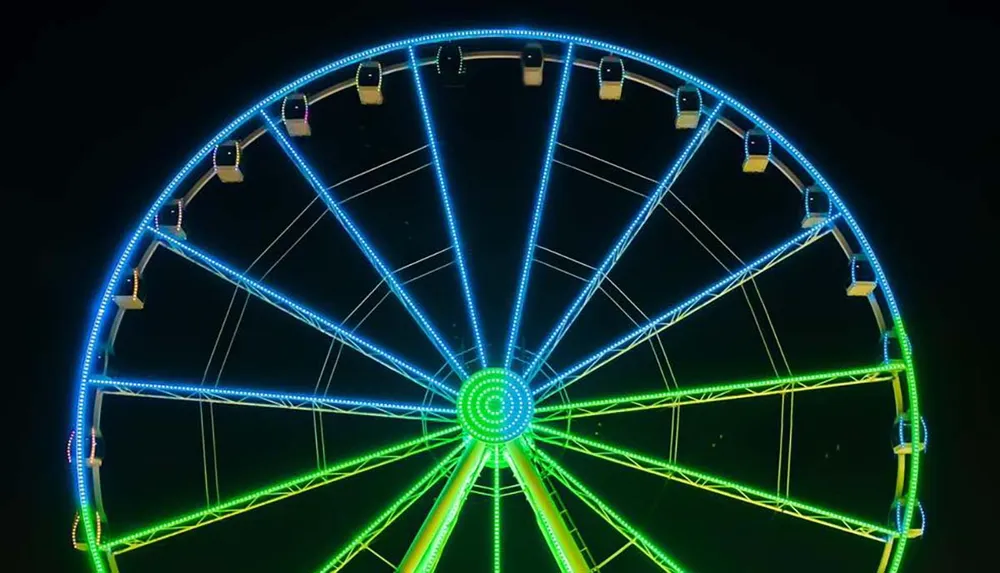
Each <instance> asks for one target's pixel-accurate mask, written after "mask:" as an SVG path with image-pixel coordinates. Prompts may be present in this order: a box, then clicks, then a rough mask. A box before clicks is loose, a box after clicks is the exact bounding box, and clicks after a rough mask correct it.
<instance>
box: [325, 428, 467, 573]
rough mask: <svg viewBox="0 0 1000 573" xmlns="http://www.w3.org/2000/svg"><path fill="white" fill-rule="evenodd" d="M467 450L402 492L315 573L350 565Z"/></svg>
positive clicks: (452, 454) (446, 459) (450, 456)
mask: <svg viewBox="0 0 1000 573" xmlns="http://www.w3.org/2000/svg"><path fill="white" fill-rule="evenodd" d="M466 447H467V445H466V444H464V443H463V444H460V445H459V446H457V447H456V448H455V449H453V450H452V451H451V452H449V453H448V455H447V456H445V457H444V459H442V460H441V461H440V462H438V463H437V464H436V465H435V466H434V467H432V468H431V469H430V471H428V472H427V473H425V474H424V475H423V476H421V477H420V479H418V480H417V481H416V482H415V483H414V484H413V485H412V486H410V489H408V490H406V491H405V492H403V494H402V495H401V496H399V497H397V498H396V500H395V501H393V502H392V503H390V504H389V506H388V507H386V508H385V510H383V511H382V513H380V514H378V515H377V516H375V519H373V520H371V521H370V522H368V524H367V525H366V526H365V527H364V528H363V529H362V530H361V532H360V533H358V534H357V535H355V536H354V538H353V539H351V540H350V541H349V542H347V544H346V545H344V546H343V547H341V548H340V550H339V551H337V553H336V555H334V556H333V557H332V558H331V559H330V560H329V561H327V562H326V563H325V564H324V565H323V566H322V567H320V568H319V569H317V570H316V573H331V572H333V571H339V570H340V569H342V568H343V567H344V566H345V565H347V564H348V563H349V562H350V561H351V559H353V558H354V557H355V556H356V555H357V554H358V553H360V552H361V551H363V550H364V549H366V548H367V547H368V546H369V545H370V544H371V543H372V541H373V540H374V539H375V538H376V537H378V536H379V534H381V533H382V532H383V531H385V529H386V528H387V527H389V526H390V525H391V524H392V522H394V521H395V520H396V519H398V518H399V516H400V515H402V514H403V513H404V512H406V510H407V509H409V508H410V506H411V505H413V504H414V503H416V501H417V500H418V499H420V498H421V497H423V496H424V494H426V493H427V492H428V491H430V489H431V488H432V487H434V484H435V483H437V481H438V480H439V479H441V478H443V477H444V476H446V475H447V474H448V472H449V471H450V470H451V467H452V466H454V465H455V463H456V459H455V458H456V457H457V456H458V454H459V452H461V451H462V450H463V449H465V448H466Z"/></svg>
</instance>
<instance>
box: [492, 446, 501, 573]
mask: <svg viewBox="0 0 1000 573" xmlns="http://www.w3.org/2000/svg"><path fill="white" fill-rule="evenodd" d="M492 455H493V573H500V571H501V569H502V568H501V565H502V562H501V548H502V546H503V544H502V538H501V533H502V531H503V530H502V527H503V519H502V513H501V512H500V510H501V506H500V504H501V501H500V499H501V498H502V497H503V496H502V495H501V494H500V446H493V453H492Z"/></svg>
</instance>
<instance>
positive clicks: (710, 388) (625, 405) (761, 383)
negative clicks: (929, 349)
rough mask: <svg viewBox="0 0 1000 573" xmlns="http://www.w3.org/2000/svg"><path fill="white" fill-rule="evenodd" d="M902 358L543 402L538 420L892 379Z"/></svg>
mask: <svg viewBox="0 0 1000 573" xmlns="http://www.w3.org/2000/svg"><path fill="white" fill-rule="evenodd" d="M905 368H906V366H905V365H904V364H903V363H902V362H889V363H887V364H878V365H874V366H868V367H863V368H851V369H844V370H834V371H830V372H817V373H814V374H803V375H801V376H787V377H781V378H768V379H765V380H750V381H746V382H726V383H718V384H708V385H704V386H694V387H692V388H679V389H676V390H663V391H659V392H647V393H642V394H627V395H622V396H613V397H610V398H598V399H594V400H582V401H578V402H569V403H566V404H553V405H549V406H539V407H537V408H536V409H535V412H536V416H535V421H536V422H552V421H556V420H565V419H567V418H586V417H588V416H601V415H606V414H621V413H624V412H634V411H638V410H655V409H658V408H675V407H678V406H687V405H689V404H705V403H709V402H720V401H723V400H737V399H741V398H755V397H760V396H773V395H779V394H785V393H789V392H804V391H807V390H826V389H832V388H841V387H844V386H855V385H859V384H871V383H874V382H886V381H891V380H892V379H893V378H894V377H895V375H896V374H898V373H899V372H902V371H903V370H905Z"/></svg>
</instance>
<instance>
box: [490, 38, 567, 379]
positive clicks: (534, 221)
mask: <svg viewBox="0 0 1000 573" xmlns="http://www.w3.org/2000/svg"><path fill="white" fill-rule="evenodd" d="M572 72H573V44H572V43H570V44H568V45H567V46H566V57H565V58H564V59H563V72H562V78H561V79H560V81H559V92H558V95H557V96H556V109H555V111H554V112H553V113H552V128H551V129H550V130H549V140H548V145H547V147H546V148H545V158H544V159H543V160H542V175H541V177H540V178H539V182H538V193H537V195H536V196H535V207H534V211H532V215H531V226H530V227H529V228H528V244H527V246H526V247H525V249H524V261H522V263H521V278H520V280H519V281H518V284H517V295H516V296H515V297H514V309H513V311H512V314H511V318H510V331H509V332H508V334H507V346H506V350H505V351H504V359H503V365H504V368H507V369H510V366H511V363H512V362H513V361H514V345H515V343H516V342H517V334H518V331H519V330H520V329H521V317H522V314H523V312H524V299H525V297H526V296H527V294H528V280H529V278H530V276H531V268H532V266H533V265H532V262H533V261H534V260H535V246H536V245H537V243H538V232H539V229H540V228H541V226H542V212H543V211H544V210H545V195H546V193H547V191H548V188H549V177H550V175H551V174H552V158H553V157H554V156H555V152H556V142H557V141H558V139H559V126H560V124H561V123H562V116H563V108H564V107H565V106H566V89H567V88H568V87H569V78H570V75H571V73H572ZM526 380H528V382H530V381H531V380H530V379H526Z"/></svg>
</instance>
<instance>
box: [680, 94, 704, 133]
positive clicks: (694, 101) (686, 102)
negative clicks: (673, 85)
mask: <svg viewBox="0 0 1000 573" xmlns="http://www.w3.org/2000/svg"><path fill="white" fill-rule="evenodd" d="M674 107H675V108H676V110H677V117H676V118H675V119H674V127H675V128H677V129H694V128H696V127H698V119H699V118H700V117H701V92H700V91H698V88H696V87H694V86H692V85H689V84H686V85H683V86H681V87H679V88H677V93H675V94H674Z"/></svg>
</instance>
